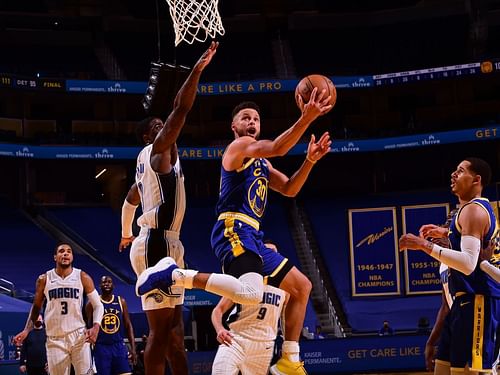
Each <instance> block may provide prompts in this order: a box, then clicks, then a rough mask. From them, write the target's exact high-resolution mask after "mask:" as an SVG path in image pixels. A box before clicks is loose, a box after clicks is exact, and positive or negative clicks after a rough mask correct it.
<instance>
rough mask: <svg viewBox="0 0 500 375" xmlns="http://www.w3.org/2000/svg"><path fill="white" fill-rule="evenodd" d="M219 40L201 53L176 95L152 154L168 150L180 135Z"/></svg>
mask: <svg viewBox="0 0 500 375" xmlns="http://www.w3.org/2000/svg"><path fill="white" fill-rule="evenodd" d="M218 46H219V43H218V42H212V43H211V44H210V47H208V49H207V50H206V51H205V52H204V53H203V55H201V57H200V59H199V60H198V62H197V63H196V64H195V66H194V67H193V69H192V70H191V73H190V74H189V76H188V78H187V79H186V81H185V82H184V84H183V85H182V87H181V88H180V90H179V92H178V93H177V95H176V96H175V100H174V108H173V110H172V112H171V113H170V115H169V116H168V118H167V120H166V121H165V126H164V127H163V129H162V130H161V131H160V132H159V133H158V135H157V137H156V139H155V141H154V142H153V150H152V155H155V154H161V153H163V152H165V151H167V150H168V149H169V148H170V147H171V146H172V145H173V144H174V143H175V142H176V140H177V138H178V137H179V133H180V131H181V130H182V127H183V126H184V123H185V122H186V116H187V114H188V113H189V111H190V110H191V108H192V107H193V104H194V100H195V98H196V92H197V90H198V83H199V82H200V77H201V73H202V72H203V70H204V69H205V67H206V66H207V65H208V64H209V63H210V61H212V57H213V56H214V55H215V53H216V52H217V47H218ZM172 164H173V163H172Z"/></svg>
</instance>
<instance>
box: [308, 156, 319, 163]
mask: <svg viewBox="0 0 500 375" xmlns="http://www.w3.org/2000/svg"><path fill="white" fill-rule="evenodd" d="M306 160H307V161H308V162H309V163H311V164H316V162H317V160H312V159H311V158H310V157H309V155H306Z"/></svg>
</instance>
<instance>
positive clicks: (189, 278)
mask: <svg viewBox="0 0 500 375" xmlns="http://www.w3.org/2000/svg"><path fill="white" fill-rule="evenodd" d="M197 273H198V271H194V270H184V269H182V268H177V269H175V270H173V272H172V280H173V281H174V282H175V285H176V286H183V287H184V288H185V289H193V279H194V277H195V276H196V274H197Z"/></svg>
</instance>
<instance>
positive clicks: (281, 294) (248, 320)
mask: <svg viewBox="0 0 500 375" xmlns="http://www.w3.org/2000/svg"><path fill="white" fill-rule="evenodd" d="M285 297H286V292H285V291H283V290H281V289H278V288H275V287H273V286H270V285H265V286H264V294H263V296H262V301H261V302H260V303H259V304H257V305H240V304H237V305H236V306H235V307H234V309H233V311H232V312H231V314H230V315H229V318H228V325H229V328H230V330H231V331H233V332H236V333H237V334H239V335H240V336H242V337H244V338H247V339H251V340H254V341H273V340H274V339H275V338H276V335H277V334H278V321H279V319H280V317H281V312H282V310H283V306H284V304H285Z"/></svg>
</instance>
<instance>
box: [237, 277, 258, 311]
mask: <svg viewBox="0 0 500 375" xmlns="http://www.w3.org/2000/svg"><path fill="white" fill-rule="evenodd" d="M238 280H239V281H240V282H241V289H240V291H239V292H238V293H236V295H235V298H234V299H233V301H234V302H236V303H240V304H242V305H256V304H258V303H259V302H261V301H262V295H263V293H264V278H263V277H262V275H260V274H258V273H255V272H248V273H245V274H243V275H241V276H240V277H239V279H238Z"/></svg>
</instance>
